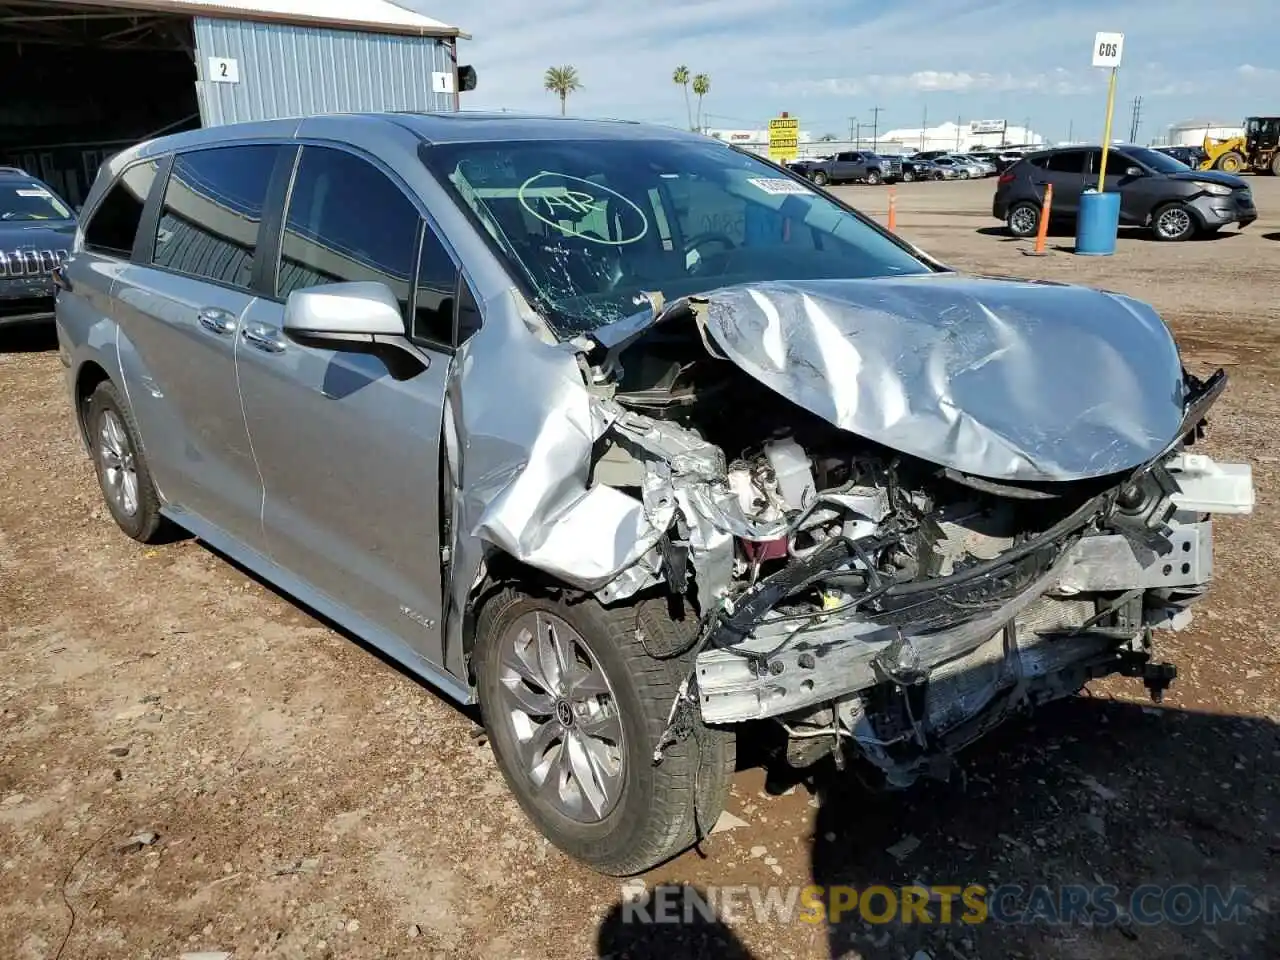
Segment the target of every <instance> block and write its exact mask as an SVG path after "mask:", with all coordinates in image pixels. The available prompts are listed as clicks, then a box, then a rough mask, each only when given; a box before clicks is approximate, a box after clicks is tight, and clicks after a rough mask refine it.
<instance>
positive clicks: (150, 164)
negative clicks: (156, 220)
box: [84, 160, 160, 259]
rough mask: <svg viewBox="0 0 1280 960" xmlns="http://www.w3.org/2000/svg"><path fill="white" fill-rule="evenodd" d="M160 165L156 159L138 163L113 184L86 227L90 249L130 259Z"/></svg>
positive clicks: (85, 236) (86, 239)
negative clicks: (143, 211)
mask: <svg viewBox="0 0 1280 960" xmlns="http://www.w3.org/2000/svg"><path fill="white" fill-rule="evenodd" d="M159 168H160V164H159V163H157V162H156V161H155V160H147V161H145V162H144V163H135V164H134V165H133V166H131V167H130V168H129V169H128V170H126V171H125V172H124V173H123V174H122V175H121V177H120V179H119V180H117V181H116V182H115V183H114V184H113V185H112V187H111V189H110V190H108V191H107V195H106V196H105V197H103V198H102V202H101V203H100V204H98V209H97V210H95V211H94V213H93V216H92V217H91V218H90V219H89V223H88V225H87V226H86V227H85V228H84V245H85V247H86V248H87V249H89V250H95V251H97V252H99V253H108V254H111V255H112V256H116V257H123V258H125V259H128V257H129V256H130V254H132V252H133V241H134V239H135V238H136V237H137V235H138V224H139V223H141V222H142V208H143V207H144V206H145V205H146V202H147V195H148V194H149V193H150V192H151V185H152V184H153V183H155V180H156V171H157V170H159Z"/></svg>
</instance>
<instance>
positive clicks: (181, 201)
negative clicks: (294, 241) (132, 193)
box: [152, 144, 283, 289]
mask: <svg viewBox="0 0 1280 960" xmlns="http://www.w3.org/2000/svg"><path fill="white" fill-rule="evenodd" d="M282 149H283V148H282V147H278V146H270V145H265V144H250V145H246V146H234V147H214V148H212V149H208V150H197V151H194V152H191V153H182V154H179V155H178V156H177V157H175V158H174V161H173V170H172V172H171V173H170V174H169V183H168V185H167V186H166V187H165V191H164V210H163V212H162V213H161V215H160V223H159V224H158V226H157V228H156V249H155V255H154V256H153V257H152V260H153V262H154V263H155V264H156V265H157V266H161V267H167V268H168V269H170V270H176V271H177V272H179V273H185V274H188V275H190V276H193V277H201V278H203V279H207V280H213V281H216V282H218V283H225V284H229V285H231V286H235V287H243V288H246V289H247V288H248V287H249V285H250V283H251V281H252V278H253V258H254V253H255V252H256V250H257V247H258V228H259V227H260V226H261V223H262V210H263V207H264V206H265V205H266V199H267V190H268V188H269V187H270V185H271V175H272V173H273V171H274V169H275V164H276V159H277V158H278V157H279V156H280V151H281V150H282Z"/></svg>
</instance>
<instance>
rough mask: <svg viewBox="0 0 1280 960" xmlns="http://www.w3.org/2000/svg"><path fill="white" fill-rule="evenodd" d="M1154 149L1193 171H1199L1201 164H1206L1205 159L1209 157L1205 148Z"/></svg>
mask: <svg viewBox="0 0 1280 960" xmlns="http://www.w3.org/2000/svg"><path fill="white" fill-rule="evenodd" d="M1152 149H1153V150H1156V151H1157V152H1159V153H1163V154H1165V155H1166V156H1170V157H1173V159H1175V160H1177V161H1178V162H1179V163H1182V164H1185V165H1186V166H1188V167H1190V168H1191V169H1192V170H1199V169H1200V164H1202V163H1204V161H1205V158H1206V157H1207V156H1208V154H1206V153H1205V152H1204V148H1203V147H1152Z"/></svg>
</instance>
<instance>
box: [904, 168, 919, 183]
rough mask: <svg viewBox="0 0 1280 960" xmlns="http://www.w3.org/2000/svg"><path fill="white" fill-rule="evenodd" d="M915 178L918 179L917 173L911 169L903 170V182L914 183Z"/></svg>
mask: <svg viewBox="0 0 1280 960" xmlns="http://www.w3.org/2000/svg"><path fill="white" fill-rule="evenodd" d="M915 179H916V175H915V174H914V173H912V172H911V171H910V170H903V171H902V182H903V183H913V182H914V181H915Z"/></svg>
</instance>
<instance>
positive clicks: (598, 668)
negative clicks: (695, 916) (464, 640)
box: [475, 587, 735, 875]
mask: <svg viewBox="0 0 1280 960" xmlns="http://www.w3.org/2000/svg"><path fill="white" fill-rule="evenodd" d="M695 629H696V620H695V619H694V618H692V617H690V618H688V620H687V621H686V622H676V621H673V620H672V619H671V617H670V616H669V615H668V612H667V605H666V603H665V598H663V599H648V600H644V601H641V602H639V603H638V604H635V605H619V606H616V607H605V606H602V605H601V604H600V603H598V602H597V601H596V600H594V599H592V598H587V599H581V600H569V599H567V598H565V597H563V596H552V595H549V594H538V593H525V592H523V591H520V590H517V589H515V588H514V587H511V588H505V589H503V590H502V591H500V592H499V593H498V594H497V595H496V596H494V597H493V598H492V599H491V600H489V601H488V602H487V603H485V605H484V607H483V608H482V610H481V612H480V618H479V622H478V624H477V645H476V651H475V663H476V683H477V687H478V688H479V694H480V709H481V712H482V714H483V717H484V723H485V728H486V729H487V730H488V731H489V736H490V738H491V741H492V743H493V751H494V755H495V756H496V757H497V761H498V766H499V768H500V769H501V770H502V774H503V777H504V778H505V779H506V781H507V784H508V786H509V787H510V788H511V791H512V793H514V794H515V797H516V799H517V800H518V801H519V803H520V806H521V807H522V808H523V809H524V811H525V813H526V814H527V815H528V817H529V819H531V820H532V821H533V822H534V824H535V825H536V826H537V827H538V829H539V830H541V831H542V833H543V834H544V835H545V836H546V837H547V838H548V839H550V840H551V842H552V843H554V844H555V845H556V846H557V847H559V848H560V849H561V850H563V851H564V852H565V853H567V854H569V855H570V856H572V857H576V858H577V859H579V860H582V861H584V862H586V863H587V864H589V865H591V866H592V867H594V868H595V869H597V870H599V871H601V872H603V873H607V874H614V875H627V874H633V873H639V872H640V871H643V870H647V869H648V868H650V867H652V866H654V865H656V864H658V863H661V862H662V861H664V860H667V859H669V858H671V857H673V856H675V855H676V854H678V853H680V852H681V851H682V850H684V849H685V848H686V847H688V846H689V845H690V844H692V843H694V842H696V840H697V839H698V838H699V837H700V836H702V835H705V834H706V833H707V832H708V831H710V829H711V828H712V826H714V825H715V820H716V819H717V818H718V817H719V815H720V811H721V810H722V809H723V807H724V801H725V797H726V796H727V793H728V789H729V778H730V776H731V775H732V773H733V768H734V760H735V752H734V738H733V735H732V734H731V733H729V732H726V731H724V730H719V729H713V728H710V727H706V726H703V725H702V724H701V723H700V722H698V721H696V720H695V721H694V723H693V729H692V730H691V731H690V733H689V735H688V736H687V737H685V738H684V739H681V740H679V741H677V742H676V743H674V744H673V745H671V746H669V747H668V748H667V750H666V752H665V754H664V756H663V758H662V760H661V762H659V763H656V764H655V763H654V762H653V751H654V748H655V747H656V746H657V744H658V741H659V738H660V737H661V735H662V733H663V731H664V730H665V728H666V726H667V719H668V716H669V714H670V711H671V706H672V704H673V703H674V702H675V699H676V696H677V690H678V688H679V686H680V683H681V681H683V680H684V679H685V678H686V677H687V676H688V673H689V670H690V669H691V666H692V664H691V661H690V658H689V657H688V655H684V656H675V657H667V659H659V657H666V656H667V655H668V654H669V653H670V652H672V651H675V650H678V649H680V647H681V646H683V641H684V639H685V637H686V635H687V634H688V633H689V632H690V631H692V630H695ZM651 654H655V655H651Z"/></svg>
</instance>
